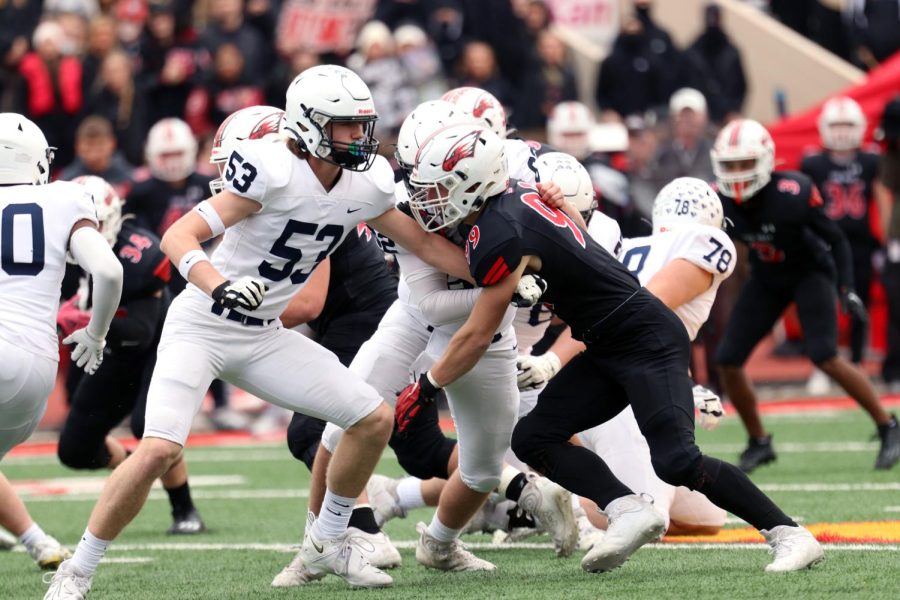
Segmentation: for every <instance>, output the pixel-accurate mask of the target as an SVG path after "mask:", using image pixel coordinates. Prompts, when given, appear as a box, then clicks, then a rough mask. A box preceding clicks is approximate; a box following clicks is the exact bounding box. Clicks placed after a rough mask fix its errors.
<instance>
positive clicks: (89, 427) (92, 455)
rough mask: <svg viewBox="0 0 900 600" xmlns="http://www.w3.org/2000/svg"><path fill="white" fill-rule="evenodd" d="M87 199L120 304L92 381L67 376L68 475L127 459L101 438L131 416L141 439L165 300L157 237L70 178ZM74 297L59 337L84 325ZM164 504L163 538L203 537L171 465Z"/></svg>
mask: <svg viewBox="0 0 900 600" xmlns="http://www.w3.org/2000/svg"><path fill="white" fill-rule="evenodd" d="M75 181H76V182H79V183H82V184H84V185H85V186H86V187H87V188H88V190H90V191H91V193H92V194H93V197H94V204H95V206H96V208H97V217H98V221H99V222H100V233H102V234H103V235H104V237H106V238H107V241H108V242H109V244H110V246H112V248H113V252H115V255H116V257H117V258H118V259H119V262H121V263H122V269H123V272H124V276H123V288H122V299H121V302H120V305H119V309H118V310H117V311H116V316H115V318H114V319H113V321H112V323H110V327H109V334H108V335H107V338H106V339H107V344H106V352H105V354H106V357H105V359H104V361H103V365H101V367H100V369H98V370H97V372H96V373H94V374H93V375H87V374H84V373H83V372H82V371H81V370H80V369H70V370H69V379H68V381H67V387H68V388H69V399H70V405H71V406H70V408H69V414H68V416H67V418H66V422H65V424H64V425H63V430H62V432H61V433H60V436H59V446H58V448H57V454H58V455H59V459H60V461H61V462H62V463H63V464H64V465H66V466H67V467H70V468H72V469H103V468H108V469H114V468H116V467H117V466H118V465H119V464H120V463H121V462H122V461H123V460H125V458H126V456H127V452H126V450H125V448H124V447H123V446H122V444H121V443H120V442H119V441H118V440H116V439H115V438H113V437H112V436H110V435H109V433H110V431H112V430H113V428H115V427H116V426H117V425H118V424H119V423H121V422H122V420H123V419H124V418H125V417H127V416H128V415H131V431H132V433H133V434H134V436H135V437H137V438H140V437H141V436H142V435H143V432H144V407H145V402H146V400H147V389H148V387H149V385H150V375H151V373H152V372H153V366H154V365H155V364H156V346H157V344H158V342H159V336H160V333H161V332H162V325H163V321H164V319H165V316H166V310H167V308H168V306H169V301H170V300H171V296H170V295H169V291H168V289H167V288H166V284H167V283H168V282H169V273H170V270H169V269H170V263H169V259H168V258H167V257H166V256H165V255H164V254H163V253H162V251H161V250H160V249H159V238H158V237H156V236H155V235H154V234H153V233H151V232H149V231H147V230H146V229H143V228H141V227H139V226H137V224H136V223H135V222H134V220H132V219H128V220H125V221H123V220H122V201H121V200H120V199H119V196H118V195H117V194H116V192H115V191H114V190H113V188H112V187H111V186H110V185H109V184H108V183H107V182H106V181H105V180H103V179H101V178H100V177H94V176H84V177H79V178H77V179H75ZM82 283H83V285H81V286H80V289H79V293H78V294H77V295H76V296H74V297H73V298H71V299H70V300H68V301H67V302H66V303H65V304H64V305H63V306H62V307H61V308H60V311H59V313H58V316H57V323H58V325H59V328H60V329H61V330H62V332H63V333H64V334H65V335H68V334H69V333H70V332H71V331H73V330H75V329H77V328H79V327H81V326H82V325H81V323H86V322H87V320H88V319H89V318H90V312H89V311H90V306H91V289H90V284H89V281H88V280H87V279H83V280H82ZM162 483H163V487H164V488H165V490H166V493H167V494H168V495H169V502H170V503H171V505H172V518H173V524H172V526H171V527H170V528H169V530H168V533H173V534H192V533H200V532H202V531H204V530H205V526H204V524H203V519H202V518H201V517H200V513H199V512H197V509H196V508H195V507H194V503H193V501H192V499H191V492H190V487H189V485H188V480H187V467H186V466H185V463H184V460H179V461H178V462H177V463H176V464H175V465H174V466H173V467H172V468H171V469H170V470H169V471H168V472H167V473H166V474H165V475H164V476H163V477H162Z"/></svg>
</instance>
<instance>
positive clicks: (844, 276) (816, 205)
mask: <svg viewBox="0 0 900 600" xmlns="http://www.w3.org/2000/svg"><path fill="white" fill-rule="evenodd" d="M811 193H812V194H813V195H814V198H820V197H819V192H818V190H816V189H815V188H813V190H812V192H811ZM808 225H809V228H810V230H811V231H812V232H813V233H815V234H816V235H817V236H819V237H820V238H822V239H823V240H824V241H825V242H826V243H828V245H829V246H830V247H831V255H832V256H833V257H834V264H835V265H836V266H837V277H838V289H839V290H841V291H844V290H851V289H852V288H853V254H852V253H851V251H850V242H848V241H847V236H845V235H844V232H843V231H841V228H840V227H838V225H837V223H835V222H834V221H832V220H831V219H829V218H828V215H826V214H825V211H824V210H823V208H822V201H821V198H820V199H819V200H818V201H814V200H811V201H810V210H809V219H808Z"/></svg>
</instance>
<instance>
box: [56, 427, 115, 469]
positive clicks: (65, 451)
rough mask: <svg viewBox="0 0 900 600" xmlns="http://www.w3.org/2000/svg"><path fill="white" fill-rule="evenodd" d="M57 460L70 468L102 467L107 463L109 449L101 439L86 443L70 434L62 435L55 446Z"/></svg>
mask: <svg viewBox="0 0 900 600" xmlns="http://www.w3.org/2000/svg"><path fill="white" fill-rule="evenodd" d="M56 454H57V456H58V457H59V462H61V463H62V464H64V465H65V466H67V467H69V468H70V469H92V470H93V469H102V468H103V467H105V466H106V465H108V464H109V458H110V456H109V451H108V450H107V449H106V445H105V444H104V443H103V441H102V440H101V441H100V443H99V444H97V443H93V444H91V443H88V441H87V440H84V439H76V438H75V437H73V436H70V435H62V436H60V438H59V445H58V446H57V448H56Z"/></svg>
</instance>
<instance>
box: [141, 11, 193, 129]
mask: <svg viewBox="0 0 900 600" xmlns="http://www.w3.org/2000/svg"><path fill="white" fill-rule="evenodd" d="M141 62H142V72H141V78H142V81H143V85H144V88H145V89H146V90H147V97H148V100H149V105H150V114H149V115H148V120H149V121H150V122H151V123H155V122H157V121H159V120H160V119H164V118H166V117H178V118H181V117H183V116H184V110H185V105H186V104H187V99H188V96H189V95H190V93H191V90H192V89H193V88H194V86H195V85H196V83H197V78H198V76H199V73H200V72H201V71H202V70H203V69H206V68H207V67H208V66H209V63H210V57H209V52H207V51H206V49H205V48H203V47H201V46H199V45H198V44H197V43H196V42H195V41H193V40H192V39H190V36H188V35H185V34H182V35H179V34H178V32H177V29H176V22H175V5H174V4H173V3H172V2H166V1H159V2H156V3H154V4H151V5H150V17H149V19H148V20H147V29H146V31H145V32H144V35H143V37H142V39H141Z"/></svg>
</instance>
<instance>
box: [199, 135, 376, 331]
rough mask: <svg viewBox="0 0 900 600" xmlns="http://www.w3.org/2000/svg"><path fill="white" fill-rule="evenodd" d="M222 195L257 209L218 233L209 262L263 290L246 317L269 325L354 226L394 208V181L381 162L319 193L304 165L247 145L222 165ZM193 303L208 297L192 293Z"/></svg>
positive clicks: (280, 152)
mask: <svg viewBox="0 0 900 600" xmlns="http://www.w3.org/2000/svg"><path fill="white" fill-rule="evenodd" d="M224 179H225V189H226V190H228V191H229V192H231V193H233V194H237V195H238V196H242V197H244V198H250V199H252V200H255V201H257V202H259V203H260V204H261V205H262V208H261V209H260V211H259V212H257V213H255V214H252V215H250V216H249V217H247V218H246V219H244V220H243V221H241V222H239V223H237V224H236V225H234V226H233V227H230V228H228V229H227V230H226V231H225V235H224V237H223V239H222V243H221V244H220V245H219V247H218V248H216V250H215V252H214V253H213V255H212V257H211V260H212V264H213V266H214V267H215V268H216V269H217V270H218V271H219V272H220V273H221V274H222V275H223V276H225V277H226V278H228V279H230V280H232V281H234V280H236V279H239V278H241V277H245V276H249V277H256V278H258V279H261V280H262V281H263V282H265V284H266V285H267V286H268V287H269V290H268V292H266V296H265V298H264V299H263V303H262V305H260V307H259V308H257V309H256V310H255V311H253V316H254V317H256V318H260V319H274V318H276V317H278V316H279V315H280V314H281V313H282V312H283V311H284V309H285V308H286V307H287V305H288V302H289V301H290V299H291V297H293V295H294V294H295V293H296V292H297V290H298V289H299V288H300V287H302V286H303V285H304V284H305V283H306V280H307V278H309V276H310V274H311V273H312V271H313V269H314V268H315V266H316V265H318V264H319V263H320V262H322V261H323V260H325V258H326V257H327V256H328V255H329V254H331V253H332V252H333V251H334V250H335V248H337V247H338V246H339V245H340V243H341V241H342V240H343V239H344V238H345V237H346V236H347V235H348V234H349V233H350V232H351V231H355V230H356V226H357V225H358V224H359V223H361V222H363V221H367V220H369V219H373V218H375V217H378V216H379V215H381V214H383V213H384V212H386V211H387V210H390V209H391V208H393V206H394V173H393V171H392V170H391V168H390V165H388V162H387V160H386V159H385V158H383V157H380V156H379V157H377V158H376V159H375V163H374V165H373V166H372V168H371V169H369V170H368V171H365V172H361V173H360V172H354V171H347V170H344V171H342V172H341V175H340V178H339V179H338V181H337V183H336V184H335V186H334V187H333V188H332V189H331V190H330V191H327V192H326V191H325V189H324V188H323V187H322V184H321V183H319V180H318V178H317V177H316V176H315V174H314V173H313V172H312V170H311V169H310V167H309V164H308V163H307V162H306V161H305V160H301V159H299V158H297V157H296V156H294V155H293V154H292V153H291V152H290V151H289V150H288V149H287V146H286V145H285V144H273V143H272V142H270V141H268V140H246V141H244V142H241V143H240V144H239V145H238V147H237V148H236V149H235V150H234V151H233V152H232V153H231V156H230V157H229V159H228V162H227V163H226V165H225V174H224ZM188 289H190V290H191V291H192V293H193V295H195V296H196V297H197V299H198V301H200V300H202V301H204V302H210V300H209V297H208V296H206V294H203V293H202V292H201V291H200V290H199V289H198V288H196V287H194V286H193V285H191V286H189V288H188Z"/></svg>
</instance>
